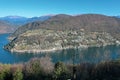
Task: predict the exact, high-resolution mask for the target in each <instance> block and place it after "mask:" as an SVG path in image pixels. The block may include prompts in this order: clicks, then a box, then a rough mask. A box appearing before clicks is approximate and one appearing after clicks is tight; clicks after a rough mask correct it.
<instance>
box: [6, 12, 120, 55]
mask: <svg viewBox="0 0 120 80" xmlns="http://www.w3.org/2000/svg"><path fill="white" fill-rule="evenodd" d="M10 39H11V40H12V41H11V42H10V43H9V44H7V45H6V46H5V47H4V48H5V49H6V50H8V51H11V52H20V53H21V52H23V53H24V52H28V53H37V52H38V53H39V52H45V51H54V50H61V49H68V48H76V47H77V48H87V47H93V46H94V47H99V46H106V45H120V19H119V18H116V17H110V16H105V15H100V14H84V15H77V16H70V15H65V14H60V15H56V16H53V17H51V18H50V19H48V20H45V21H43V22H41V21H35V22H32V23H28V24H26V25H24V26H22V27H20V28H18V29H17V30H16V31H15V32H14V33H13V34H12V35H11V36H10Z"/></svg>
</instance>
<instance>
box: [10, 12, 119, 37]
mask: <svg viewBox="0 0 120 80" xmlns="http://www.w3.org/2000/svg"><path fill="white" fill-rule="evenodd" d="M34 29H50V30H59V31H60V30H80V29H84V30H85V31H88V32H93V31H94V32H108V33H111V34H112V35H114V34H118V33H120V19H119V18H116V17H110V16H105V15H100V14H84V15H78V16H70V15H65V14H60V15H56V16H53V17H51V18H50V19H48V20H46V21H43V22H41V21H35V22H32V23H28V24H26V25H23V26H22V27H20V28H18V29H17V30H16V31H15V33H13V34H12V36H14V37H15V36H18V35H19V34H21V33H23V32H26V31H27V30H34Z"/></svg>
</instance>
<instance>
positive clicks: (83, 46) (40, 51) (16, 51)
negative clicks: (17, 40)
mask: <svg viewBox="0 0 120 80" xmlns="http://www.w3.org/2000/svg"><path fill="white" fill-rule="evenodd" d="M114 45H115V46H120V45H117V44H109V45H101V46H98V45H96V46H86V45H82V46H78V47H73V46H68V47H63V48H52V49H44V50H36V49H33V50H16V49H11V50H10V52H11V53H21V54H22V53H37V54H38V53H45V52H55V51H62V50H67V49H87V48H91V47H106V46H114Z"/></svg>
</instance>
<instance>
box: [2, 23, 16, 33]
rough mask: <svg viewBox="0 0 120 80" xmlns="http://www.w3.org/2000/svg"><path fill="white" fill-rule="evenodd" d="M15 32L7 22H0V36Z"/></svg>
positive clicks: (14, 28)
mask: <svg viewBox="0 0 120 80" xmlns="http://www.w3.org/2000/svg"><path fill="white" fill-rule="evenodd" d="M15 30H16V27H15V26H14V25H12V24H10V23H8V22H5V21H0V34H3V33H12V32H13V31H15Z"/></svg>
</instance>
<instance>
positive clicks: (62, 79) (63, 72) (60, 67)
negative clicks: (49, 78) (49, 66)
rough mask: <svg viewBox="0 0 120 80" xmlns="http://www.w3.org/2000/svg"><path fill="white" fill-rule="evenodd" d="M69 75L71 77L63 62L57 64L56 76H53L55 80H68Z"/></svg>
mask: <svg viewBox="0 0 120 80" xmlns="http://www.w3.org/2000/svg"><path fill="white" fill-rule="evenodd" d="M68 75H69V74H68V70H67V68H66V66H65V64H64V63H62V62H57V63H56V64H55V70H54V75H53V77H54V79H55V80H57V79H58V80H67V78H68Z"/></svg>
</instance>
